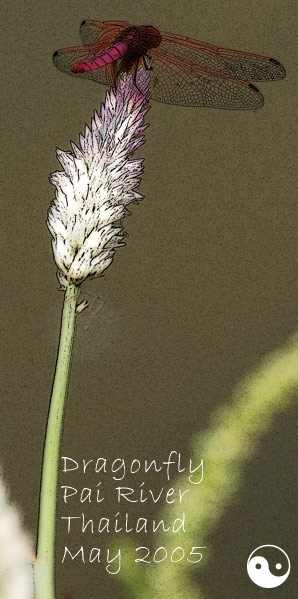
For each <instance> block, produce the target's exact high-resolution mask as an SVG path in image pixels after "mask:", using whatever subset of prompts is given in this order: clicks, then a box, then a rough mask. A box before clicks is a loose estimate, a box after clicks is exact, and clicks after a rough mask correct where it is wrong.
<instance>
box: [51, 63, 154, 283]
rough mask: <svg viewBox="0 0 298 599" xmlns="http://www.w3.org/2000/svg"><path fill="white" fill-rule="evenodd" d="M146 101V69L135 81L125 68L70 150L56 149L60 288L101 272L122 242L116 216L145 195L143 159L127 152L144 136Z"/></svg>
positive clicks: (54, 214) (54, 215)
mask: <svg viewBox="0 0 298 599" xmlns="http://www.w3.org/2000/svg"><path fill="white" fill-rule="evenodd" d="M147 103H148V72H147V71H146V70H145V69H143V68H142V69H139V70H138V83H137V87H136V85H135V84H134V82H133V79H132V77H131V75H128V74H124V75H123V76H122V77H121V78H119V82H118V84H117V87H116V88H115V89H111V90H109V91H108V92H107V94H106V99H105V102H104V104H103V105H102V106H101V110H100V114H98V113H97V112H96V111H95V112H94V116H93V118H92V120H91V126H90V128H89V127H88V126H87V125H86V127H85V131H84V134H83V135H80V137H79V145H76V144H75V143H73V142H71V147H72V152H65V151H62V150H59V149H57V158H58V160H59V162H60V164H61V166H62V167H63V169H64V170H63V171H56V172H55V173H53V174H52V176H51V177H50V182H51V183H53V185H54V186H55V187H56V193H55V199H54V200H53V202H52V204H51V207H50V209H49V212H48V220H47V225H48V228H49V230H50V232H51V234H52V237H53V240H52V247H53V254H54V259H55V262H56V264H57V267H58V273H57V276H58V280H59V283H60V285H61V287H62V288H63V289H65V288H66V287H67V284H68V283H74V284H76V285H80V284H81V283H82V282H83V281H84V280H85V279H86V278H87V277H98V276H100V275H101V274H102V273H103V271H104V270H105V269H106V268H107V267H108V266H109V265H110V264H111V262H112V261H113V258H114V254H115V250H116V248H117V247H119V246H121V245H124V229H123V227H122V226H120V225H119V221H120V220H121V219H122V218H123V217H125V216H126V215H128V214H129V211H128V209H127V206H128V204H131V203H138V202H139V201H140V200H141V199H142V198H143V196H142V195H141V194H140V193H138V192H137V191H136V188H137V187H138V185H139V184H140V176H141V174H142V172H143V160H142V159H134V160H132V159H130V158H129V156H130V155H131V154H133V152H135V151H136V150H137V149H138V148H139V147H140V146H141V145H142V144H143V143H144V141H145V140H144V136H143V135H142V133H143V131H144V130H145V129H146V127H147V125H145V123H144V117H145V114H146V112H147V111H148V104H147Z"/></svg>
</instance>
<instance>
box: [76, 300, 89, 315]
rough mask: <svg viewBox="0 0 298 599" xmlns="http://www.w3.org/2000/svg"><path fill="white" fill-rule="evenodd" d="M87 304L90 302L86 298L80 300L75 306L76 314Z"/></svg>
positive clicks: (86, 306)
mask: <svg viewBox="0 0 298 599" xmlns="http://www.w3.org/2000/svg"><path fill="white" fill-rule="evenodd" d="M89 305H90V304H89V302H88V301H87V300H83V301H82V302H80V303H79V304H78V305H77V307H76V314H81V312H83V310H85V309H86V308H88V306H89Z"/></svg>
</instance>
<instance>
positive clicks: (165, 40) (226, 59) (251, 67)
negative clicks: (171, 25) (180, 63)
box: [159, 33, 286, 81]
mask: <svg viewBox="0 0 298 599" xmlns="http://www.w3.org/2000/svg"><path fill="white" fill-rule="evenodd" d="M159 49H160V51H165V52H173V53H174V54H176V55H177V56H179V57H181V58H184V59H186V60H191V61H193V62H196V63H197V64H199V65H200V66H201V67H207V68H212V69H215V70H217V71H220V72H223V73H226V74H227V75H229V76H230V77H234V78H235V79H242V80H244V81H274V80H277V79H284V77H285V76H286V71H285V69H284V67H283V66H282V65H281V64H280V63H279V62H278V61H277V60H275V59H274V58H270V57H269V56H262V55H260V54H254V53H252V52H243V51H241V50H233V49H232V48H221V47H220V46H214V45H212V44H209V43H207V42H201V41H199V40H195V39H192V38H188V37H184V36H182V35H175V34H172V33H162V43H161V45H160V46H159Z"/></svg>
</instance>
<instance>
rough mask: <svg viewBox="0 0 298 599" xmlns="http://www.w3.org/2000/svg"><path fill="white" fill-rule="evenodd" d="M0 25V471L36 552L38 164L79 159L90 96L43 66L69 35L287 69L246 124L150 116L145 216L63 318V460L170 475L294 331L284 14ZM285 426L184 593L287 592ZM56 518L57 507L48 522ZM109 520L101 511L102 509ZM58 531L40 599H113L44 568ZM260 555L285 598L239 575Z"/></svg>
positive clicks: (292, 33)
mask: <svg viewBox="0 0 298 599" xmlns="http://www.w3.org/2000/svg"><path fill="white" fill-rule="evenodd" d="M1 13H2V16H1V31H2V35H1V37H2V36H3V37H4V40H5V44H4V49H3V52H2V66H3V67H4V77H3V79H2V100H3V105H4V111H3V113H2V116H1V130H2V133H1V144H2V159H3V170H2V178H3V181H2V184H1V187H2V202H1V229H2V237H1V279H2V285H1V299H2V310H1V323H2V342H1V350H2V357H1V362H2V365H3V366H4V368H3V376H2V381H1V386H2V391H1V414H2V417H1V422H2V426H1V443H0V446H1V462H2V465H3V467H4V471H5V476H6V481H7V483H8V484H9V486H10V489H11V497H12V500H13V501H14V502H15V503H17V504H18V505H19V506H20V507H21V509H22V513H23V516H24V521H25V525H26V527H27V528H28V529H29V530H30V531H31V532H32V534H35V530H36V523H37V508H38V494H39V480H40V468H41V457H42V445H43V438H44V429H45V423H46V416H47V410H48V402H49V396H50V389H51V383H52V377H53V372H54V365H55V356H56V349H57V341H58V336H59V325H60V312H61V305H62V299H63V296H62V293H59V291H58V284H57V281H56V277H55V266H54V263H53V261H52V256H51V246H50V235H49V233H48V231H47V229H46V226H45V218H46V211H47V208H48V206H49V203H50V201H51V199H52V197H53V188H52V187H51V186H50V185H49V183H48V176H49V173H51V172H52V171H54V170H56V169H57V168H58V163H57V161H56V158H55V147H56V146H59V147H61V148H63V149H68V148H69V140H70V139H73V140H77V138H78V133H79V131H81V130H82V128H83V126H84V123H85V122H88V121H89V120H90V117H91V114H92V111H93V109H94V108H95V107H98V106H99V105H100V102H101V101H102V100H103V98H104V94H105V88H104V87H102V86H100V85H97V84H95V83H93V82H88V81H79V80H77V79H75V78H72V77H67V76H66V75H64V74H63V73H61V72H59V71H57V70H56V69H55V68H54V66H53V64H52V53H53V51H55V50H56V49H58V48H61V47H63V46H68V45H75V44H77V43H79V33H78V32H79V25H80V22H81V21H82V20H83V19H85V18H91V19H98V20H114V19H121V20H122V19H123V20H127V21H129V22H131V23H134V24H152V25H155V26H157V27H159V28H160V29H161V30H165V31H173V32H177V33H181V34H184V35H188V36H192V37H194V38H198V39H202V40H205V41H209V42H213V43H217V44H222V45H226V46H230V47H235V48H241V49H243V50H250V51H255V52H258V53H265V54H269V55H271V56H273V57H274V58H276V59H278V60H280V61H281V62H282V64H283V65H284V66H285V68H286V70H287V78H286V80H285V81H281V82H270V83H260V84H257V85H258V87H259V88H260V89H261V91H262V92H263V94H264V97H265V105H264V108H262V109H261V110H260V111H258V112H246V111H244V112H240V111H239V112H232V111H220V110H212V109H195V108H184V107H179V106H168V105H166V104H158V103H155V102H152V107H151V110H150V113H149V115H148V118H147V120H148V121H149V122H150V128H149V129H148V131H147V135H146V137H147V142H146V145H145V146H144V148H143V149H142V150H141V151H140V152H139V156H144V157H145V174H144V176H143V179H142V184H141V187H140V191H141V192H142V193H143V194H144V195H145V199H144V201H143V202H142V204H141V205H140V206H135V207H133V209H132V212H133V216H132V217H130V218H129V219H127V222H126V229H127V231H128V233H129V237H128V239H127V246H126V247H125V248H124V249H121V250H119V251H118V252H117V255H116V258H115V261H114V264H113V266H112V267H111V268H110V269H109V270H108V271H107V273H106V276H105V277H104V278H103V279H100V280H95V281H93V282H88V283H86V284H85V285H84V287H83V293H82V299H84V298H85V297H86V298H87V299H89V301H90V302H91V306H90V308H89V309H88V310H86V311H85V312H84V313H83V314H82V315H81V316H80V317H79V319H78V321H79V322H78V328H77V335H76V343H75V352H74V358H73V364H72V372H71V382H70V387H69V396H68V403H67V412H66V418H65V427H64V436H63V443H62V455H69V456H73V457H74V458H76V459H78V460H79V459H80V460H81V459H82V458H86V459H91V458H94V457H98V456H105V457H107V458H108V459H109V460H113V459H114V458H117V457H125V458H126V460H127V461H129V460H130V459H132V458H139V459H145V458H147V459H149V458H151V459H153V458H156V459H159V460H162V459H166V457H167V455H168V453H169V451H170V450H171V449H175V450H177V451H180V452H181V453H182V456H183V459H186V458H187V457H188V458H189V456H190V445H189V442H190V439H191V438H192V435H193V433H195V432H197V431H199V430H203V429H204V428H205V427H206V426H208V422H209V416H210V413H211V412H212V411H213V410H214V409H215V408H216V407H217V406H219V405H221V404H222V403H223V402H225V401H227V400H228V398H229V397H230V395H231V392H232V390H233V388H234V386H235V384H236V383H237V382H238V381H239V380H240V379H241V377H242V376H243V375H245V374H246V373H247V372H248V370H250V369H253V368H254V367H256V366H257V365H258V364H259V362H260V360H261V358H262V357H263V356H265V355H266V353H268V352H270V351H271V350H273V349H275V348H278V347H280V346H281V345H282V344H283V342H284V341H285V340H286V339H287V338H288V336H289V335H290V334H291V333H292V332H294V331H295V330H297V327H298V233H297V225H298V216H297V214H298V211H297V174H296V173H297V130H298V119H297V55H298V53H297V22H298V21H297V3H296V2H293V1H292V0H286V1H284V2H283V1H277V0H276V1H274V0H262V2H259V0H250V1H249V2H247V0H232V1H228V2H221V1H220V0H211V1H210V2H198V1H191V0H186V1H184V2H177V1H173V2H169V1H166V2H165V1H164V2H162V1H156V0H148V1H147V2H144V1H139V2H136V1H131V2H130V1H128V0H122V1H121V2H115V1H114V0H111V1H109V2H103V1H102V0H98V1H96V2H95V1H91V0H90V1H84V2H83V1H79V0H78V1H66V0H65V1H51V2H41V1H32V0H31V1H30V2H16V1H14V0H10V2H3V3H2V5H1ZM97 296H98V297H97ZM297 368H298V365H297ZM297 410H298V408H297V406H296V405H294V404H292V408H291V409H289V410H288V412H287V413H286V414H283V415H281V416H279V417H278V418H277V419H276V420H275V424H274V429H272V430H271V431H270V433H268V434H267V436H266V437H264V440H263V444H262V446H261V448H260V451H259V453H258V454H257V455H256V457H255V459H254V460H253V461H252V462H249V463H248V465H247V472H246V477H245V483H244V486H243V488H242V491H241V494H239V495H238V497H237V500H236V502H235V504H234V507H233V510H230V511H228V512H227V513H226V516H225V518H224V519H223V520H222V522H221V525H220V527H219V528H218V529H217V530H216V531H215V532H214V536H213V543H214V547H215V551H214V556H213V558H212V561H210V562H209V564H208V567H207V568H206V569H204V571H203V572H202V577H201V579H200V580H201V582H202V584H203V586H204V589H205V592H206V597H207V596H208V597H210V598H212V599H223V598H226V597H230V598H231V599H234V598H235V599H236V598H237V599H239V598H241V599H242V598H243V599H246V598H251V597H252V596H253V597H257V598H259V597H260V598H264V599H265V598H266V597H267V596H268V595H269V594H270V597H274V598H275V597H276V598H277V597H278V598H286V597H287V598H290V597H294V596H295V595H296V593H297V589H298V584H297V560H298V550H297V532H298V531H297V491H298V482H297V450H298V442H297V423H298V411H297ZM203 457H204V456H203ZM107 478H108V475H107ZM69 480H70V479H69ZM71 480H72V479H71ZM76 482H77V484H82V485H86V480H85V479H84V478H83V477H77V479H76ZM89 482H92V484H96V483H97V482H98V478H97V477H94V475H93V477H91V478H90V479H89ZM140 482H142V478H140V479H139V483H140ZM151 482H152V484H155V485H156V488H158V486H159V485H158V481H157V482H156V483H154V480H153V479H152V480H151ZM69 484H72V482H69ZM86 486H88V485H86ZM71 511H72V510H70V509H69V510H67V511H66V510H65V508H64V506H63V504H62V502H61V501H60V502H59V516H60V515H69V514H70V513H71ZM75 511H78V513H80V512H81V511H84V510H83V509H81V508H80V507H79V508H78V509H77V510H75ZM116 511H117V505H116V504H115V502H114V503H111V504H110V505H109V504H106V508H105V509H103V512H104V513H107V512H110V513H111V515H112V514H114V513H116ZM141 511H142V512H143V515H146V514H147V515H148V517H150V516H152V515H153V514H154V513H155V512H154V510H153V508H150V507H149V506H148V507H147V506H146V508H145V509H144V508H143V509H142V510H141ZM93 513H94V517H95V516H96V514H97V513H98V508H97V507H96V506H95V507H94V509H93ZM62 526H64V525H62V524H61V521H60V520H58V548H57V562H58V573H57V576H58V578H57V589H58V594H57V598H58V597H59V599H60V598H61V597H62V591H63V588H64V587H68V588H69V589H70V590H71V592H72V593H73V598H74V599H78V598H81V597H82V598H86V599H87V598H88V599H89V598H90V599H93V598H95V597H105V599H110V598H112V597H113V599H124V598H125V597H127V596H128V595H127V594H126V591H125V590H123V588H122V586H121V585H120V584H119V580H118V579H117V577H112V576H109V575H107V574H105V573H104V568H103V567H102V566H99V565H97V566H96V565H92V566H88V565H82V564H80V563H78V562H73V563H67V564H65V565H64V566H61V564H60V562H61V552H62V549H63V547H64V544H67V541H68V539H66V534H65V530H64V528H63V527H62ZM70 538H71V541H72V542H73V543H74V545H73V547H75V546H76V543H75V542H76V535H70ZM80 538H81V537H80ZM89 541H90V542H89ZM108 542H109V539H105V540H102V539H100V538H99V540H98V539H97V538H96V539H94V540H93V539H88V543H87V542H86V545H87V544H88V545H90V546H93V545H94V546H104V545H105V544H106V543H108ZM151 542H152V540H151V541H150V543H151ZM98 543H100V544H98ZM265 543H273V544H277V545H280V546H281V547H283V548H284V549H285V550H286V551H287V553H288V554H289V556H290V558H291V562H292V572H291V575H290V577H289V579H288V580H287V582H286V583H285V584H284V585H283V586H282V587H279V588H278V589H272V590H270V591H269V590H265V589H260V588H258V587H255V586H253V584H252V583H251V581H250V580H249V578H248V576H247V573H246V560H247V557H248V555H249V553H250V552H251V551H252V550H253V549H254V548H255V547H257V546H258V545H262V544H265ZM77 544H78V545H80V544H81V541H80V540H78V542H77ZM140 544H142V545H146V544H147V542H146V538H144V537H142V539H141V541H140V539H138V540H137V541H136V546H137V545H140ZM198 544H201V545H204V544H205V543H204V539H198ZM156 567H157V566H156ZM152 572H153V574H152V575H154V569H153V570H152ZM164 596H165V597H166V596H167V595H166V589H165V591H164Z"/></svg>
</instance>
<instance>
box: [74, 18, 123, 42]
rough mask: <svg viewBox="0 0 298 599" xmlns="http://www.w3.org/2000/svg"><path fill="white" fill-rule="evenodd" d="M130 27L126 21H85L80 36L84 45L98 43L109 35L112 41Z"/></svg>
mask: <svg viewBox="0 0 298 599" xmlns="http://www.w3.org/2000/svg"><path fill="white" fill-rule="evenodd" d="M126 27H128V23H126V22H125V21H90V20H87V21H83V22H82V23H81V27H80V36H81V40H82V43H83V44H84V46H89V45H90V44H91V45H93V44H96V43H97V42H98V41H99V39H100V38H102V36H104V37H105V38H106V37H109V38H110V40H111V41H112V43H113V42H114V41H115V39H116V38H117V37H118V36H119V34H120V33H121V32H122V31H123V29H125V28H126Z"/></svg>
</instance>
